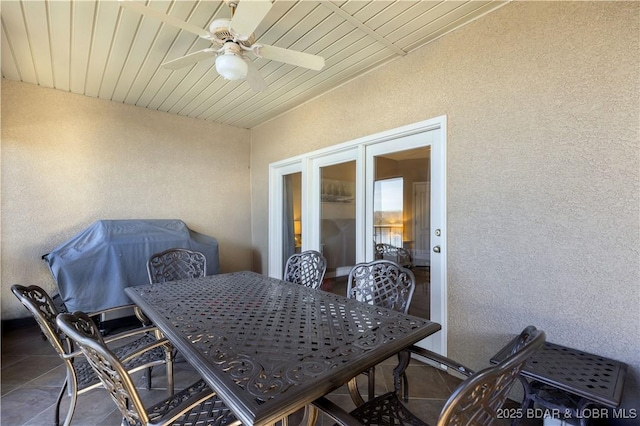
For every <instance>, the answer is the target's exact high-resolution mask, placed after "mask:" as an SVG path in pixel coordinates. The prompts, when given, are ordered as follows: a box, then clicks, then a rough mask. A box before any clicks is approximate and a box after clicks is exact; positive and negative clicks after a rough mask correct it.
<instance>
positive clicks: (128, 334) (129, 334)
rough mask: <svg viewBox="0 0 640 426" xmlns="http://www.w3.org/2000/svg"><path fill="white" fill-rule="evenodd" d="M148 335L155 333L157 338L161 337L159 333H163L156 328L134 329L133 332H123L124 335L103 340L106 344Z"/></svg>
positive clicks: (116, 335)
mask: <svg viewBox="0 0 640 426" xmlns="http://www.w3.org/2000/svg"><path fill="white" fill-rule="evenodd" d="M148 333H155V334H156V336H159V335H160V334H159V333H161V332H160V330H158V327H156V326H153V327H144V328H134V329H133V330H128V331H123V332H122V333H118V334H114V335H111V336H108V337H103V340H104V342H105V343H113V342H117V341H118V340H122V339H127V338H129V337H135V336H138V335H143V334H148Z"/></svg>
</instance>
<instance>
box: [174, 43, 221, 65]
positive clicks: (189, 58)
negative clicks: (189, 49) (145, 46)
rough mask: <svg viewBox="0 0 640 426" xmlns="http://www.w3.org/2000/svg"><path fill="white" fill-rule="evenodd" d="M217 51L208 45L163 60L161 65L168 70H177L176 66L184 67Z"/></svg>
mask: <svg viewBox="0 0 640 426" xmlns="http://www.w3.org/2000/svg"><path fill="white" fill-rule="evenodd" d="M217 53H218V49H213V48H211V47H209V48H207V49H202V50H198V51H197V52H193V53H189V54H188V55H185V56H183V57H181V58H178V59H174V60H172V61H168V62H165V63H164V64H162V66H163V67H165V68H168V69H170V70H177V69H178V68H182V67H186V66H187V65H191V64H195V63H196V62H198V61H203V60H205V59H208V58H210V57H212V56H216V54H217Z"/></svg>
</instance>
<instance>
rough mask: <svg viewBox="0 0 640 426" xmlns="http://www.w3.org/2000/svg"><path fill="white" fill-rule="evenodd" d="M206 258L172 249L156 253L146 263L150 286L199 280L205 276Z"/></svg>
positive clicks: (179, 249)
mask: <svg viewBox="0 0 640 426" xmlns="http://www.w3.org/2000/svg"><path fill="white" fill-rule="evenodd" d="M206 271H207V258H206V257H205V255H204V254H203V253H201V252H199V251H193V250H187V249H181V248H174V249H169V250H165V251H163V252H161V253H156V254H154V255H152V256H151V257H150V258H149V261H148V262H147V272H148V273H149V282H150V283H151V284H155V283H163V282H166V281H176V280H183V279H187V278H200V277H204V276H205V275H206Z"/></svg>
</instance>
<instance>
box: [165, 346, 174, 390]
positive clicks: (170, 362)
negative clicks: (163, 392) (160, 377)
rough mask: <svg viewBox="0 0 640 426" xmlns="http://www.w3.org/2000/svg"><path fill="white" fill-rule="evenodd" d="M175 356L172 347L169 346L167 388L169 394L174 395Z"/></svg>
mask: <svg viewBox="0 0 640 426" xmlns="http://www.w3.org/2000/svg"><path fill="white" fill-rule="evenodd" d="M174 360H175V358H174V356H173V350H172V348H171V347H168V348H167V355H166V362H165V364H166V367H167V388H168V390H169V395H170V396H172V395H173V362H174Z"/></svg>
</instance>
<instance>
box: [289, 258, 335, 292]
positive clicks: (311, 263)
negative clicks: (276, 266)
mask: <svg viewBox="0 0 640 426" xmlns="http://www.w3.org/2000/svg"><path fill="white" fill-rule="evenodd" d="M326 271H327V260H326V259H325V258H324V256H323V255H322V254H321V253H320V252H318V251H315V250H307V251H303V252H302V253H297V254H293V255H291V256H290V257H289V259H287V264H286V265H285V268H284V280H285V281H289V282H292V283H296V284H301V285H303V286H305V287H309V288H314V289H318V288H320V286H321V285H322V280H323V278H324V274H325V272H326Z"/></svg>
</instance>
